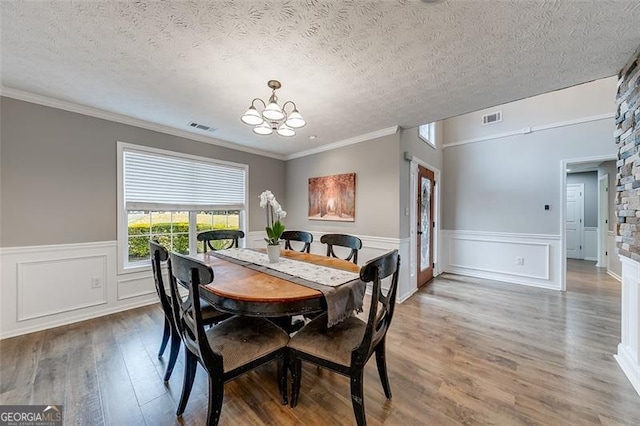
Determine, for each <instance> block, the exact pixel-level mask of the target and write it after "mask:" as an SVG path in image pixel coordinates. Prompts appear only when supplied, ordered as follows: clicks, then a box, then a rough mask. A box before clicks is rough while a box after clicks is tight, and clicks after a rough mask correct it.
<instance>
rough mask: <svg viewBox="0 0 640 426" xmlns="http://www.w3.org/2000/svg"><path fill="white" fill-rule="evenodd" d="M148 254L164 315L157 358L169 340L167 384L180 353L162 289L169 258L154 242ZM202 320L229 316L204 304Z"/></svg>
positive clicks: (168, 300) (168, 298) (208, 322)
mask: <svg viewBox="0 0 640 426" xmlns="http://www.w3.org/2000/svg"><path fill="white" fill-rule="evenodd" d="M149 253H151V269H152V270H153V280H154V283H155V286H156V293H157V294H158V298H159V299H160V307H161V308H162V312H163V313H164V330H163V332H162V343H161V344H160V351H158V358H160V357H162V355H163V354H164V351H165V349H166V348H167V343H168V342H169V339H171V347H170V349H169V362H168V363H167V369H166V370H165V373H164V378H163V380H164V381H165V382H168V381H169V379H170V378H171V373H173V368H174V367H175V365H176V360H177V359H178V352H180V342H181V341H182V340H181V339H180V333H178V331H177V330H176V325H175V322H174V319H173V310H172V307H171V295H170V294H167V291H166V289H165V287H164V279H163V278H162V264H163V263H164V262H166V261H167V259H168V258H169V253H168V252H167V249H165V248H164V247H163V246H161V245H160V244H158V243H157V242H155V241H153V240H152V241H149ZM201 307H202V318H203V321H204V323H205V324H206V325H211V324H215V323H216V322H220V321H222V320H224V319H227V318H229V317H230V316H231V315H230V314H226V313H223V312H220V311H218V310H217V309H215V308H214V307H213V306H211V305H209V304H208V303H206V302H204V301H203V303H202V304H201Z"/></svg>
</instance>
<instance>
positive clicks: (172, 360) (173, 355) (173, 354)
mask: <svg viewBox="0 0 640 426" xmlns="http://www.w3.org/2000/svg"><path fill="white" fill-rule="evenodd" d="M181 342H182V339H180V336H179V335H178V332H177V331H176V330H173V331H172V332H171V351H170V352H169V363H168V364H167V370H166V371H165V373H164V379H163V380H164V381H165V383H166V382H168V381H169V379H170V378H171V373H173V367H175V366H176V361H177V360H178V353H179V352H180V343H181ZM185 351H186V349H185Z"/></svg>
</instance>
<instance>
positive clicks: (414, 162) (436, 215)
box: [409, 156, 442, 291]
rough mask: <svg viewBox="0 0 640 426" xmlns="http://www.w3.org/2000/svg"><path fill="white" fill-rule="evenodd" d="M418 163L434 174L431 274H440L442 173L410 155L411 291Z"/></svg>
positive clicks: (414, 287)
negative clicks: (432, 264)
mask: <svg viewBox="0 0 640 426" xmlns="http://www.w3.org/2000/svg"><path fill="white" fill-rule="evenodd" d="M418 165H420V166H422V167H424V168H426V169H429V170H431V171H432V172H433V174H434V176H435V181H436V182H435V186H434V193H433V220H435V222H436V226H435V228H433V263H434V264H435V265H434V267H433V276H434V277H437V276H438V275H440V273H441V272H442V271H441V262H440V261H439V260H440V240H441V238H440V229H441V228H440V225H441V224H440V218H441V212H440V208H441V205H442V203H441V202H440V201H441V200H440V196H441V193H442V191H440V188H441V185H442V173H441V172H440V169H438V168H437V167H434V166H433V165H431V164H429V163H427V162H426V161H423V160H421V159H419V158H417V157H415V156H412V157H411V162H410V165H409V284H410V288H411V289H412V291H417V289H418V249H417V245H418V240H417V238H416V237H417V231H418V230H417V227H418V226H417V217H418V208H417V204H418Z"/></svg>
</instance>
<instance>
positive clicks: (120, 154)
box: [116, 141, 249, 275]
mask: <svg viewBox="0 0 640 426" xmlns="http://www.w3.org/2000/svg"><path fill="white" fill-rule="evenodd" d="M116 149H117V172H116V173H117V209H118V212H117V240H116V243H117V249H116V257H117V267H118V275H122V274H129V273H135V272H144V271H149V270H151V262H150V261H149V262H144V261H143V262H136V263H134V264H130V263H129V261H128V258H129V256H128V250H127V244H128V237H129V235H128V227H127V224H128V210H127V208H126V203H125V200H124V152H125V150H127V149H129V150H134V151H139V152H144V153H149V154H158V155H164V156H169V157H177V158H183V159H187V160H195V161H200V162H205V163H212V164H216V165H227V166H232V167H237V168H242V169H244V176H245V185H244V187H245V188H244V189H245V193H244V204H243V208H241V209H239V210H240V223H239V225H240V229H241V230H245V232H246V229H247V224H248V223H249V166H248V165H247V164H241V163H234V162H231V161H224V160H218V159H213V158H209V157H202V156H198V155H192V154H186V153H182V152H177V151H169V150H165V149H160V148H154V147H149V146H145V145H137V144H131V143H127V142H122V141H117V143H116ZM195 207H196V209H197V210H203V209H202V208H200V206H195ZM186 210H187V211H190V210H189V209H186ZM209 210H228V209H223V208H214V207H212V208H211V209H209ZM234 210H235V209H234ZM194 211H195V210H194ZM192 216H194V217H195V214H193V213H191V212H190V214H189V251H190V253H191V250H193V249H195V250H194V252H193V253H196V252H197V241H196V238H195V235H196V230H197V228H196V227H195V226H192V225H195V223H192V222H195V219H192ZM192 230H193V231H192Z"/></svg>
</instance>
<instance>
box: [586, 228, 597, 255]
mask: <svg viewBox="0 0 640 426" xmlns="http://www.w3.org/2000/svg"><path fill="white" fill-rule="evenodd" d="M583 235H584V238H583V239H582V241H584V243H583V244H584V247H583V250H582V256H583V257H584V260H591V261H594V262H597V261H598V228H597V227H595V228H594V227H591V226H589V227H586V226H585V227H584V234H583Z"/></svg>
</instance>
